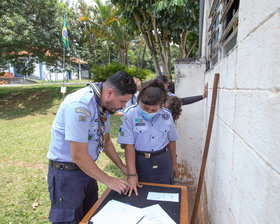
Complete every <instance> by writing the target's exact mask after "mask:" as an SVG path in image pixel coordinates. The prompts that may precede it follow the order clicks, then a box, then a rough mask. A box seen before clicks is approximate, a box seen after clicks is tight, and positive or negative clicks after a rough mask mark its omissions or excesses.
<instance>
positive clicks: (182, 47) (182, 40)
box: [179, 29, 188, 59]
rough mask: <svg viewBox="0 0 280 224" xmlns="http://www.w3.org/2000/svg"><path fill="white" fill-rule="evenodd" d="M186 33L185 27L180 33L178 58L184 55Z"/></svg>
mask: <svg viewBox="0 0 280 224" xmlns="http://www.w3.org/2000/svg"><path fill="white" fill-rule="evenodd" d="M187 35H188V29H185V30H184V31H183V33H182V35H181V43H180V46H179V49H180V54H179V59H182V58H185V57H186V43H187Z"/></svg>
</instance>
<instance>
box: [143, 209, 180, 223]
mask: <svg viewBox="0 0 280 224" xmlns="http://www.w3.org/2000/svg"><path fill="white" fill-rule="evenodd" d="M142 211H143V212H144V218H143V219H142V220H141V221H140V222H139V223H138V224H176V223H175V222H174V220H173V219H171V218H170V216H169V215H168V214H167V213H166V212H165V211H164V210H163V209H162V208H161V207H160V205H159V204H155V205H152V206H149V207H146V208H142Z"/></svg>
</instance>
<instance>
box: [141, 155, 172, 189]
mask: <svg viewBox="0 0 280 224" xmlns="http://www.w3.org/2000/svg"><path fill="white" fill-rule="evenodd" d="M152 157H153V158H145V157H144V156H143V155H136V170H137V174H138V180H139V181H142V182H152V183H160V184H174V170H173V167H172V162H171V156H170V152H169V150H168V151H167V152H164V153H163V154H160V155H157V156H152ZM155 164H156V165H157V168H153V165H155Z"/></svg>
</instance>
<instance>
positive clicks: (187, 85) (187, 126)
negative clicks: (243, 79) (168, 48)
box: [175, 59, 205, 184]
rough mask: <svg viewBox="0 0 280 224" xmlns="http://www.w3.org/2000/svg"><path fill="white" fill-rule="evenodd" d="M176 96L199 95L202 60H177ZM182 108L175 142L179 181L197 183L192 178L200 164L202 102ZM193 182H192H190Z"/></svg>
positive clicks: (202, 71) (200, 91)
mask: <svg viewBox="0 0 280 224" xmlns="http://www.w3.org/2000/svg"><path fill="white" fill-rule="evenodd" d="M175 70H176V78H175V90H176V92H175V93H176V96H178V97H188V96H197V95H202V93H203V89H204V83H205V82H204V76H203V75H201V74H203V73H204V72H205V62H204V60H202V59H198V60H192V61H189V62H188V63H187V64H186V62H185V61H184V60H183V61H180V62H179V61H177V64H175ZM204 101H205V100H201V101H199V102H196V103H193V104H189V105H184V106H182V109H183V111H182V115H181V116H180V118H179V119H178V120H177V122H176V126H177V128H178V130H179V132H178V134H179V139H180V140H179V141H177V149H178V150H177V160H178V161H177V162H178V163H179V168H180V173H181V175H180V178H179V181H181V182H186V181H187V182H188V183H190V184H195V183H196V182H198V180H197V179H195V178H193V177H194V176H198V175H199V169H200V164H199V163H198V162H197V161H200V160H201V158H202V149H203V145H202V143H203V138H204V132H203V130H204V129H203V126H204V113H203V111H204V109H203V108H204V104H205V102H204ZM193 182H194V183H193Z"/></svg>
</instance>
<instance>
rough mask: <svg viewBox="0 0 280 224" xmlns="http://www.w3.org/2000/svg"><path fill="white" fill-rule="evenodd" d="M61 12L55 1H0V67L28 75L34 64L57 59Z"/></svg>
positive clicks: (59, 46) (59, 54)
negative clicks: (8, 66)
mask: <svg viewBox="0 0 280 224" xmlns="http://www.w3.org/2000/svg"><path fill="white" fill-rule="evenodd" d="M64 10H65V7H64V5H63V4H61V3H58V2H57V1H56V0H36V1H35V0H26V1H20V0H9V1H7V0H4V1H0V15H1V16H0V66H1V67H5V66H7V64H8V63H11V64H12V65H14V66H17V67H18V68H19V72H21V73H22V74H30V73H32V72H33V70H34V63H35V62H38V61H48V62H51V61H54V60H55V59H57V58H59V57H61V52H62V50H61V49H62V43H61V29H62V20H63V14H62V12H63V11H64Z"/></svg>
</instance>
